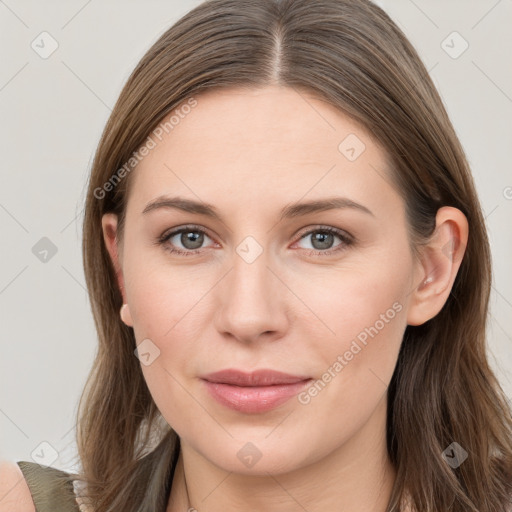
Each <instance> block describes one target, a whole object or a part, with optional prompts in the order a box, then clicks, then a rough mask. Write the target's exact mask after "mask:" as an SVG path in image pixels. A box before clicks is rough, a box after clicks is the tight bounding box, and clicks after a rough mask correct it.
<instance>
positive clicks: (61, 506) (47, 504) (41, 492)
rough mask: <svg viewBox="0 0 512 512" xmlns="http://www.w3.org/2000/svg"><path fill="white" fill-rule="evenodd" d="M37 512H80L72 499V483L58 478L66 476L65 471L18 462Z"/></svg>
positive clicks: (33, 463) (32, 463)
mask: <svg viewBox="0 0 512 512" xmlns="http://www.w3.org/2000/svg"><path fill="white" fill-rule="evenodd" d="M17 464H18V466H19V467H20V469H21V471H22V473H23V475H24V477H25V480H26V481H27V485H28V487H29V489H30V493H31V494H32V500H33V501H34V504H35V506H36V511H37V512H80V509H79V508H78V504H77V502H76V499H75V498H74V491H73V481H72V480H71V479H69V482H66V483H65V487H63V484H62V480H58V479H57V477H58V476H62V475H68V473H66V472H65V471H61V470H60V469H56V468H52V467H50V466H41V465H40V464H37V463H35V462H28V461H18V462H17Z"/></svg>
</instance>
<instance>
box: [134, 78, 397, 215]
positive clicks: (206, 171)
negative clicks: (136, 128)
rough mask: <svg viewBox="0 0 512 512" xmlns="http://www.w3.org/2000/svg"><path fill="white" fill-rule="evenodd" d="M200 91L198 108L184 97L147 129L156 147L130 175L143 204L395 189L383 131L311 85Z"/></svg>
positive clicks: (136, 197)
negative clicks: (377, 135) (163, 199)
mask: <svg viewBox="0 0 512 512" xmlns="http://www.w3.org/2000/svg"><path fill="white" fill-rule="evenodd" d="M194 100H195V102H196V103H195V104H194V107H193V108H182V107H178V108H177V109H176V111H175V112H174V114H175V115H174V117H173V122H172V123H169V124H168V125H167V127H166V126H165V125H164V124H163V123H165V122H166V121H168V120H169V119H170V116H167V118H166V119H164V121H163V123H161V125H160V129H159V131H158V132H153V133H152V134H151V135H150V136H151V138H152V140H153V141H154V148H153V149H152V150H151V151H150V152H149V154H148V155H147V156H145V157H144V159H143V160H142V161H141V162H140V163H139V165H138V166H137V168H136V169H135V171H134V176H133V177H132V178H133V182H132V184H131V186H132V187H133V191H132V194H131V195H133V197H134V201H135V202H136V203H138V204H137V206H138V209H141V208H140V207H142V208H143V207H144V204H145V203H146V202H147V201H149V200H151V199H153V198H154V197H156V196H159V195H162V194H166V193H169V194H173V195H182V196H187V197H190V198H194V199H196V200H197V199H204V200H205V201H207V202H210V203H218V204H222V203H225V204H226V206H227V204H228V203H230V204H235V203H236V202H238V203H240V202H242V203H244V204H245V205H246V207H250V206H251V205H253V203H254V202H255V201H259V202H260V203H261V201H262V199H264V200H265V201H267V202H272V201H274V200H275V201H279V202H280V204H281V203H282V202H283V201H284V202H289V201H296V200H299V199H300V198H301V197H303V196H306V195H307V196H308V197H307V199H316V198H320V197H325V195H326V194H328V195H332V194H333V193H339V194H344V195H345V194H346V195H350V196H351V199H354V200H358V199H359V200H362V199H364V198H365V196H368V195H371V194H372V193H373V195H374V196H376V197H375V198H374V199H378V197H377V196H378V195H379V194H380V195H381V199H384V198H383V197H382V194H384V196H385V195H386V191H387V192H388V193H389V194H393V193H394V194H395V195H396V193H395V191H394V190H393V189H392V187H391V185H390V179H389V177H388V176H389V175H387V173H388V170H387V167H388V165H387V160H386V153H385V151H384V150H383V149H382V148H381V146H380V145H379V143H378V141H376V140H375V139H374V138H373V137H372V136H371V135H370V134H369V133H368V132H367V131H366V130H365V129H364V128H363V127H361V126H360V125H359V124H358V123H356V122H355V121H354V120H352V119H351V118H349V117H348V116H346V115H345V114H343V113H342V112H340V111H339V110H338V109H336V108H335V107H333V106H331V105H329V104H328V103H327V102H325V101H323V100H321V99H319V98H317V97H315V96H313V95H312V94H310V93H307V92H304V91H300V92H299V91H298V90H295V89H292V88H288V87H280V86H269V87H265V88H259V89H245V88H232V89H224V90H212V91H209V92H206V93H202V94H200V95H198V96H196V97H195V98H194ZM185 104H186V102H184V103H183V104H182V105H185ZM155 133H158V136H156V135H155ZM160 139H161V140H160ZM366 199H368V198H366Z"/></svg>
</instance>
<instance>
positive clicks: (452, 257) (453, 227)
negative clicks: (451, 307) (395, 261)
mask: <svg viewBox="0 0 512 512" xmlns="http://www.w3.org/2000/svg"><path fill="white" fill-rule="evenodd" d="M467 241H468V221H467V219H466V216H465V215H464V214H463V213H462V212H461V211H460V210H458V209H457V208H453V207H451V206H444V207H442V208H440V209H439V210H438V212H437V215H436V228H435V231H434V233H433V235H432V237H431V239H430V241H429V242H428V243H427V244H426V246H424V247H422V248H421V256H420V260H419V261H418V266H417V272H416V275H415V278H416V279H417V281H416V288H415V289H414V291H413V293H412V294H411V301H410V303H409V309H408V312H407V323H408V324H409V325H421V324H423V323H425V322H427V321H428V320H430V319H431V318H433V317H435V316H436V315H437V314H438V313H439V311H441V309H442V308H443V306H444V304H445V303H446V301H447V300H448V297H449V295H450V292H451V290H452V287H453V283H454V282H455V277H456V276H457V272H458V270H459V267H460V264H461V262H462V258H463V256H464V253H465V251H466V245H467ZM417 283H419V285H418V284H417Z"/></svg>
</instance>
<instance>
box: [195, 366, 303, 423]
mask: <svg viewBox="0 0 512 512" xmlns="http://www.w3.org/2000/svg"><path fill="white" fill-rule="evenodd" d="M202 380H203V381H204V383H205V385H206V388H207V390H208V392H209V393H210V395H211V396H212V397H213V398H215V399H216V400H217V401H218V402H219V403H220V404H222V405H224V406H226V407H228V408H230V409H234V410H236V411H239V412H244V413H261V412H265V411H269V410H271V409H275V408H276V407H278V406H279V405H282V404H283V403H285V402H287V401H288V400H289V399H290V398H292V397H294V396H296V395H297V394H298V393H299V392H300V391H301V390H302V389H303V388H304V387H305V386H306V385H307V384H308V383H309V382H310V381H311V380H312V379H311V378H310V377H307V376H298V375H290V374H288V373H283V372H278V371H275V370H268V369H263V370H256V371H254V372H251V373H246V372H243V371H240V370H235V369H228V370H222V371H220V372H215V373H211V374H209V375H206V376H204V377H202Z"/></svg>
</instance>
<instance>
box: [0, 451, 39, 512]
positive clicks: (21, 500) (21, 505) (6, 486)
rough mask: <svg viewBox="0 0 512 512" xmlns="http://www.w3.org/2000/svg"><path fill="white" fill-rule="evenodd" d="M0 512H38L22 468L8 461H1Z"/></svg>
mask: <svg viewBox="0 0 512 512" xmlns="http://www.w3.org/2000/svg"><path fill="white" fill-rule="evenodd" d="M0 512H36V507H35V505H34V501H33V500H32V494H31V493H30V489H29V487H28V484H27V481H26V480H25V477H24V476H23V473H22V471H21V469H20V467H19V466H18V464H16V463H15V462H11V461H6V460H0Z"/></svg>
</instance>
